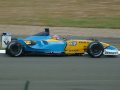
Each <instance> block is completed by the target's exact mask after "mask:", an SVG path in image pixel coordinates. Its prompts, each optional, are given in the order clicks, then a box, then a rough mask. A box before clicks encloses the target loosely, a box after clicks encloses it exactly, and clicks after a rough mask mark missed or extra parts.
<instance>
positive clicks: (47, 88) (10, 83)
mask: <svg viewBox="0 0 120 90" xmlns="http://www.w3.org/2000/svg"><path fill="white" fill-rule="evenodd" d="M27 80H28V81H29V85H28V90H120V56H118V57H102V58H90V57H89V56H88V55H85V56H62V57H60V56H59V57H58V56H50V57H49V56H24V57H8V56H6V55H5V54H0V90H27V89H25V83H26V81H27Z"/></svg>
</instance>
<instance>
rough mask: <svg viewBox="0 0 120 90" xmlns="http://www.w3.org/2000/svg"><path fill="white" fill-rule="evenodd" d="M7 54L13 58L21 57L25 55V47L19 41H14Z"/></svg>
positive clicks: (8, 47) (7, 49)
mask: <svg viewBox="0 0 120 90" xmlns="http://www.w3.org/2000/svg"><path fill="white" fill-rule="evenodd" d="M6 54H7V55H10V56H13V57H19V56H21V55H23V46H22V45H21V43H19V42H18V41H12V42H10V43H9V44H8V46H7V48H6Z"/></svg>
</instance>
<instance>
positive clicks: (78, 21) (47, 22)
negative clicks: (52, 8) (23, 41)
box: [0, 16, 120, 28]
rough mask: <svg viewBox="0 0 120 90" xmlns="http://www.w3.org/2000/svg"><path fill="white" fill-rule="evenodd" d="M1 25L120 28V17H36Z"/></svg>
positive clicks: (3, 22) (1, 21)
mask: <svg viewBox="0 0 120 90" xmlns="http://www.w3.org/2000/svg"><path fill="white" fill-rule="evenodd" d="M0 24H10V25H11V24H13V25H39V26H62V27H83V28H84V27H87V28H120V17H119V16H115V17H84V18H69V17H66V18H65V17H55V18H54V17H47V16H46V17H45V16H44V17H35V18H14V19H11V18H10V19H6V20H5V21H4V20H0Z"/></svg>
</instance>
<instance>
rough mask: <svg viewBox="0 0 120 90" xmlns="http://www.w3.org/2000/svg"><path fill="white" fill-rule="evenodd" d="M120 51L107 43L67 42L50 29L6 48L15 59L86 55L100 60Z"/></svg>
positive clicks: (19, 40) (7, 52)
mask: <svg viewBox="0 0 120 90" xmlns="http://www.w3.org/2000/svg"><path fill="white" fill-rule="evenodd" d="M118 52H119V51H118V49H117V48H116V47H114V46H111V45H109V44H107V43H103V42H99V41H93V40H71V39H70V40H65V39H63V38H61V37H60V36H58V35H55V36H50V35H49V28H46V29H45V31H44V32H40V33H38V34H35V35H33V36H30V37H27V38H24V39H22V38H17V39H16V40H12V41H11V42H10V43H9V44H8V45H7V48H6V54H7V55H9V56H13V57H18V56H22V55H25V54H31V53H36V54H42V55H84V54H85V53H88V55H89V56H91V57H94V58H98V57H101V56H102V55H107V56H108V55H112V56H116V55H118V54H119V53H118Z"/></svg>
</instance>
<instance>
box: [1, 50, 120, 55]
mask: <svg viewBox="0 0 120 90" xmlns="http://www.w3.org/2000/svg"><path fill="white" fill-rule="evenodd" d="M5 52H6V51H5V50H0V53H5ZM119 54H120V51H119Z"/></svg>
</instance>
